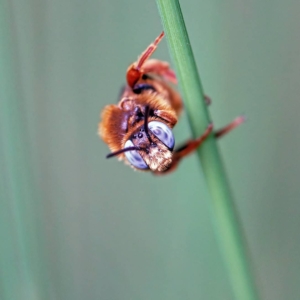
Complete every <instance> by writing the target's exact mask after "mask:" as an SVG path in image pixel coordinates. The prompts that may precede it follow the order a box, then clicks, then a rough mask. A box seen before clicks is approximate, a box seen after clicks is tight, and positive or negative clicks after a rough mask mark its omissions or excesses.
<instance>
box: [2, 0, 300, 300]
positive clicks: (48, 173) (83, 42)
mask: <svg viewBox="0 0 300 300" xmlns="http://www.w3.org/2000/svg"><path fill="white" fill-rule="evenodd" d="M181 6H182V10H183V14H184V17H185V20H186V25H187V29H188V31H189V35H190V39H191V43H192V46H193V50H194V54H195V57H196V60H197V63H198V67H199V71H200V75H201V78H202V83H203V86H204V88H205V91H206V93H207V94H208V95H210V97H211V98H212V100H213V103H212V105H211V108H210V111H211V114H212V117H213V120H214V123H215V125H216V127H221V126H222V125H224V124H226V123H227V122H229V121H230V120H231V119H233V118H234V117H235V116H236V115H239V114H241V113H245V114H246V115H247V116H248V122H247V123H246V124H245V125H244V126H242V127H241V128H239V129H237V130H236V131H235V132H233V133H231V134H230V135H229V136H227V137H226V138H224V139H222V140H221V141H220V148H221V150H222V156H223V159H224V163H225V166H226V169H227V173H228V176H229V178H230V182H231V186H232V189H233V192H234V196H235V203H236V206H237V209H238V212H239V216H240V220H241V223H242V226H243V229H244V232H245V236H246V239H247V242H248V247H249V252H250V254H251V257H252V263H253V270H254V273H255V277H256V281H257V284H258V287H259V289H260V293H261V295H262V299H270V300H271V299H272V300H281V299H289V300H294V299H295V300H296V299H299V297H300V285H299V282H300V275H299V271H300V255H299V253H300V239H299V228H300V217H299V210H300V201H299V200H300V182H299V177H300V159H299V153H300V139H299V120H298V119H299V115H300V114H299V112H300V101H299V95H300V84H299V78H300V38H299V28H300V21H299V15H300V2H299V1H295V0H286V1H278V0H272V1H259V0H253V1H245V0H244V1H238V0H229V1H226V2H224V1H196V0H193V1H181ZM0 22H1V23H0V142H1V145H0V168H1V171H0V189H1V190H0V197H1V209H0V299H1V300H11V299H12V300H19V299H22V300H27V299H28V300H35V299H37V300H40V299H42V300H44V299H45V300H48V299H51V300H52V299H64V300H68V299H72V300H77V299H78V300H79V299H80V300H81V299H105V300H110V299H111V300H125V299H126V300H127V299H128V300H129V299H131V300H135V299H137V300H140V299H143V300H145V299H149V300H152V299H157V300H158V299H161V300H166V299H172V300H177V299H178V300H182V299H218V300H219V299H222V300H226V299H228V300H230V299H233V294H232V290H231V287H230V285H229V281H228V278H227V274H226V269H225V267H224V264H223V260H222V257H221V254H220V251H219V249H218V245H217V242H216V239H215V235H214V231H213V225H212V216H211V214H210V210H209V205H208V201H210V199H209V194H208V191H207V190H206V187H205V182H204V178H203V177H202V175H201V172H200V170H199V166H198V163H197V160H196V157H195V156H191V157H189V158H188V159H186V160H185V161H184V162H183V163H182V164H181V165H180V166H179V169H178V171H177V172H175V173H173V174H171V175H169V176H166V177H154V176H152V175H151V174H148V173H146V174H144V173H140V172H134V171H132V170H131V169H130V168H129V167H127V166H125V165H124V164H123V163H120V162H118V161H117V160H116V159H111V160H106V159H105V155H106V154H107V153H108V152H109V150H108V148H107V146H106V145H105V144H104V143H103V142H102V141H101V140H99V138H98V136H97V123H98V122H99V113H100V111H101V109H102V108H103V107H104V106H105V105H106V104H110V103H116V102H117V101H118V95H119V90H120V87H121V86H122V84H123V83H124V82H125V72H126V68H127V67H128V65H129V64H130V63H131V62H132V61H134V60H135V59H136V57H137V56H138V55H139V54H140V53H141V51H142V50H144V48H145V47H146V46H147V45H148V44H149V43H150V42H152V40H153V39H154V38H155V37H156V36H157V35H158V34H159V33H160V32H161V30H162V26H161V23H160V19H159V16H158V12H157V8H156V4H155V2H154V1H138V0H129V1H121V0H119V1H109V0H86V1H79V0H73V1H71V0H53V1H46V0H0ZM155 57H156V58H160V59H163V60H169V56H168V50H167V45H166V42H165V41H163V42H162V43H161V45H160V47H159V49H158V50H157V52H156V54H155ZM175 136H176V139H177V141H178V142H180V141H184V140H186V139H188V138H189V137H190V136H191V134H190V131H189V127H188V123H187V118H186V116H185V115H183V117H182V118H181V121H180V122H179V124H178V125H177V127H176V128H175Z"/></svg>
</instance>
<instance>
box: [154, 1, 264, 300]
mask: <svg viewBox="0 0 300 300" xmlns="http://www.w3.org/2000/svg"><path fill="white" fill-rule="evenodd" d="M156 2H157V5H158V9H159V12H160V16H161V19H162V23H163V27H164V30H165V33H166V37H167V41H168V46H169V50H170V54H171V57H172V60H173V62H174V66H175V71H176V74H177V77H178V81H179V88H180V90H181V93H182V96H183V99H184V101H185V109H186V111H187V115H188V118H189V122H190V126H191V130H192V133H193V136H194V137H198V136H200V135H201V134H202V133H203V132H204V130H205V129H206V127H207V125H208V124H209V123H210V122H211V121H210V116H209V113H208V109H207V106H206V104H205V101H204V93H203V88H202V85H201V81H200V77H199V74H198V71H197V67H196V63H195V59H194V55H193V52H192V48H191V45H190V41H189V37H188V34H187V31H186V27H185V23H184V20H183V16H182V13H181V9H180V5H179V1H178V0H156ZM197 154H198V157H199V160H200V161H201V164H202V169H203V172H204V175H205V178H206V182H207V185H208V188H209V191H210V194H211V199H212V201H211V202H210V207H211V211H212V219H213V222H214V225H215V230H216V234H217V238H218V241H219V245H220V248H221V253H222V255H223V258H224V261H225V264H226V266H227V272H228V276H229V279H230V281H231V284H232V289H233V293H234V295H235V298H236V299H238V300H255V299H259V297H258V293H257V290H256V287H255V284H254V279H253V277H252V274H251V271H250V265H249V261H248V259H247V255H246V249H245V243H244V240H243V235H242V231H241V228H240V224H239V221H238V217H237V213H236V211H235V207H234V204H233V200H232V196H231V192H230V188H229V185H228V182H227V178H226V174H225V171H224V168H223V163H222V160H221V157H220V154H219V150H218V147H217V143H216V139H215V137H214V136H213V134H211V135H210V137H209V138H208V140H207V141H206V142H205V143H204V144H203V145H202V146H201V147H200V148H199V149H198V151H197Z"/></svg>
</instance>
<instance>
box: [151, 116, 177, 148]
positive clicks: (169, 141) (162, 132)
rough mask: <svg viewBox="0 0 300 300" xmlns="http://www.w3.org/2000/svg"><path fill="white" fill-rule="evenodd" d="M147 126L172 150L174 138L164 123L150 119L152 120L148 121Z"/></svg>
mask: <svg viewBox="0 0 300 300" xmlns="http://www.w3.org/2000/svg"><path fill="white" fill-rule="evenodd" d="M148 128H149V129H150V130H151V132H152V133H153V134H154V135H155V136H156V137H157V138H159V139H160V140H161V141H162V142H163V143H164V144H165V145H166V146H167V147H168V148H169V149H171V150H173V148H174V145H175V138H174V135H173V133H172V130H171V129H170V128H169V127H168V126H167V125H166V124H164V123H162V122H159V121H152V122H149V124H148Z"/></svg>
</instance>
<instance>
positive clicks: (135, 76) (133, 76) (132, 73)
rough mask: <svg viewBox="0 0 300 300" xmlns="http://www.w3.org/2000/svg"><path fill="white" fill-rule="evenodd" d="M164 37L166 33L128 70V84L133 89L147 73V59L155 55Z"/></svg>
mask: <svg viewBox="0 0 300 300" xmlns="http://www.w3.org/2000/svg"><path fill="white" fill-rule="evenodd" d="M163 37H164V32H162V33H161V34H160V35H159V36H158V37H157V38H156V39H155V41H154V42H153V43H152V44H150V45H149V46H148V47H147V49H146V50H145V51H144V52H143V53H142V55H141V56H140V57H139V58H138V60H137V61H136V62H135V63H133V64H132V65H130V66H129V68H128V69H127V75H126V79H127V83H128V85H129V86H130V87H131V88H133V87H134V85H135V84H136V83H137V81H138V80H139V79H140V78H141V77H142V76H143V74H144V73H146V72H145V70H144V64H145V62H146V61H147V59H148V58H149V57H150V56H151V55H152V54H153V52H154V51H155V49H156V48H157V45H158V44H159V42H160V41H161V39H162V38H163Z"/></svg>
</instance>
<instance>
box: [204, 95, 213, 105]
mask: <svg viewBox="0 0 300 300" xmlns="http://www.w3.org/2000/svg"><path fill="white" fill-rule="evenodd" d="M204 101H205V103H206V105H210V104H211V99H210V97H209V96H207V95H204Z"/></svg>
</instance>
